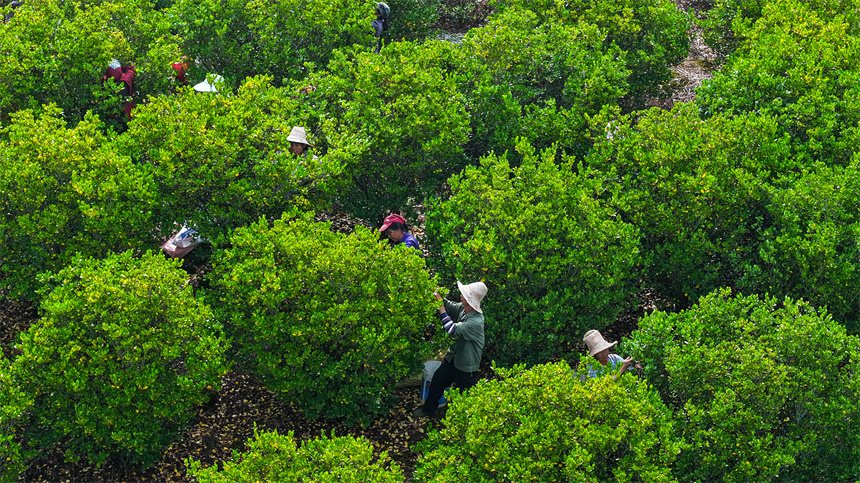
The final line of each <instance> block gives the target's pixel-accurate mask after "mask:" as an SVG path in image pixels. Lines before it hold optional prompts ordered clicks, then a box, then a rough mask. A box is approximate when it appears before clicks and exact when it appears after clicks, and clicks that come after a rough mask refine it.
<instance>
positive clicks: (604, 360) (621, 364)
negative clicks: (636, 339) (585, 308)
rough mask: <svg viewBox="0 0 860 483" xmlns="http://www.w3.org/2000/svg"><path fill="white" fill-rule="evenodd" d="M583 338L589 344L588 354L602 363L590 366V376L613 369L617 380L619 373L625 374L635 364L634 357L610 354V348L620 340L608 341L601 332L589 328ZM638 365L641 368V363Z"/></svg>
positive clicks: (593, 376)
mask: <svg viewBox="0 0 860 483" xmlns="http://www.w3.org/2000/svg"><path fill="white" fill-rule="evenodd" d="M582 340H583V341H584V342H585V345H587V346H588V355H590V356H591V357H594V358H595V359H596V360H597V362H599V363H600V365H599V366H597V367H596V368H595V367H594V366H591V365H589V366H588V377H589V378H595V377H597V376H598V375H600V374H602V373H603V372H604V371H611V372H613V373H614V374H613V379H615V380H616V381H617V380H618V375H619V374H624V372H625V371H627V369H628V368H630V365H631V364H633V358H632V357H628V358H627V359H622V358H621V356H619V355H618V354H610V353H609V349H611V348H612V347H613V346H615V344H617V343H618V342H617V341H616V342H607V341H606V339H604V338H603V336H602V335H600V332H598V331H596V330H589V331H588V332H586V333H585V337H583V338H582ZM636 367H637V368H641V367H640V366H639V364H637V365H636ZM618 369H620V370H618Z"/></svg>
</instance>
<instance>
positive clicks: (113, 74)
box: [102, 59, 137, 121]
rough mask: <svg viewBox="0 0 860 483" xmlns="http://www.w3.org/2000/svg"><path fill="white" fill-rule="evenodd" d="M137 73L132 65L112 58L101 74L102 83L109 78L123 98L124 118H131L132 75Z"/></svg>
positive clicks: (128, 119)
mask: <svg viewBox="0 0 860 483" xmlns="http://www.w3.org/2000/svg"><path fill="white" fill-rule="evenodd" d="M136 74H137V72H135V70H134V67H132V66H130V65H120V63H119V61H118V60H116V59H114V60H112V61H111V63H110V64H109V65H108V68H107V69H106V70H105V74H104V75H103V76H102V85H104V83H105V82H107V80H108V79H111V80H112V81H113V83H114V84H115V85H116V87H117V88H118V89H119V90H118V91H117V94H118V95H120V96H121V97H122V98H123V102H122V112H123V114H125V120H126V121H130V120H131V111H132V109H134V100H133V99H132V98H131V95H132V92H134V76H135V75H136Z"/></svg>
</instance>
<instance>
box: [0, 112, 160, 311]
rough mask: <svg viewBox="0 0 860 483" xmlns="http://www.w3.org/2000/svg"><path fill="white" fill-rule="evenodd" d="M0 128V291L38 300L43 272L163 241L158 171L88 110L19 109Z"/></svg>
mask: <svg viewBox="0 0 860 483" xmlns="http://www.w3.org/2000/svg"><path fill="white" fill-rule="evenodd" d="M13 119H14V123H13V124H11V125H10V126H8V127H6V128H5V129H3V130H0V237H2V242H0V294H2V296H6V297H9V298H11V299H29V300H37V299H38V295H37V290H38V288H39V286H40V283H39V280H38V278H37V277H38V275H39V274H40V273H43V272H46V271H50V272H57V271H59V270H61V269H63V268H65V267H66V266H67V265H68V264H70V263H72V261H74V260H77V259H79V258H80V257H81V256H83V257H94V258H104V257H106V256H107V255H108V254H111V253H117V252H121V251H124V250H129V249H138V250H142V249H146V248H155V247H156V246H158V243H159V238H158V237H156V236H155V227H156V225H157V223H156V220H157V218H156V217H155V216H154V213H157V210H158V209H159V207H160V206H161V204H160V203H159V200H158V198H157V197H156V187H155V183H154V182H153V180H152V177H151V176H148V175H147V174H146V173H145V172H144V171H142V170H140V169H138V168H137V167H135V165H134V163H133V162H132V159H131V157H129V156H128V154H127V152H123V151H121V150H119V149H117V147H116V146H115V145H114V144H113V139H114V138H113V137H112V136H110V135H105V133H104V129H105V126H104V124H103V123H102V122H100V121H99V119H98V118H97V117H95V116H91V115H87V116H86V118H85V119H84V120H83V121H81V122H80V123H78V124H77V125H76V126H75V127H74V128H67V127H66V121H65V119H64V117H63V113H61V112H60V111H59V109H57V108H56V107H49V108H46V109H44V110H42V109H37V110H34V111H30V110H26V111H20V112H17V113H16V114H15V115H14V116H13Z"/></svg>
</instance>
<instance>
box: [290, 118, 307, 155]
mask: <svg viewBox="0 0 860 483" xmlns="http://www.w3.org/2000/svg"><path fill="white" fill-rule="evenodd" d="M287 141H288V142H289V143H290V153H292V154H293V155H294V156H301V157H306V156H307V155H308V153H309V152H310V149H311V148H312V147H313V145H312V144H311V143H310V142H308V135H307V133H306V132H305V128H303V127H299V126H295V127H293V128H292V129H291V130H290V135H289V136H288V137H287Z"/></svg>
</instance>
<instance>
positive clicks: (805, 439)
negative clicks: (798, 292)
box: [626, 289, 860, 482]
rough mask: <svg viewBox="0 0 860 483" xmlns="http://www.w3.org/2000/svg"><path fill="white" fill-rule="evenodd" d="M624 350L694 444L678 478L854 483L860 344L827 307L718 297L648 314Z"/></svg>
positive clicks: (858, 470)
mask: <svg viewBox="0 0 860 483" xmlns="http://www.w3.org/2000/svg"><path fill="white" fill-rule="evenodd" d="M626 348H627V350H628V351H632V352H633V353H634V354H635V356H636V358H637V359H639V360H642V361H646V362H647V364H646V366H645V375H646V377H647V378H648V380H649V381H652V383H653V384H654V386H655V387H656V388H657V390H658V391H659V392H660V394H661V396H662V397H663V400H664V401H666V403H667V404H668V405H669V406H670V407H671V408H672V410H673V411H674V420H675V429H676V431H677V432H678V434H679V435H680V436H682V437H683V438H684V441H685V442H686V443H687V444H688V445H689V446H687V447H685V448H684V450H683V451H682V452H681V454H680V455H679V456H678V461H677V468H676V476H677V477H678V479H679V480H682V481H713V480H723V481H737V482H742V481H766V480H772V479H785V480H788V481H817V480H828V481H855V480H857V478H858V477H860V466H858V463H857V462H858V461H860V402H858V397H857V396H858V394H860V372H858V367H860V366H858V363H860V340H858V338H857V337H856V336H849V335H847V334H846V332H845V329H844V328H843V327H842V326H841V325H839V324H838V323H836V322H835V321H833V320H832V319H831V317H830V316H829V315H828V314H827V312H826V311H825V310H823V309H815V308H812V307H810V305H809V304H808V303H806V302H804V301H796V300H792V299H790V298H785V299H783V300H779V299H776V298H771V297H767V296H763V297H760V296H757V295H751V296H742V295H738V296H732V295H731V293H730V291H729V290H728V289H723V290H719V291H715V292H714V293H712V294H710V295H708V296H706V297H703V298H702V299H701V300H700V301H699V302H698V303H697V304H696V305H695V306H694V307H693V308H691V309H689V310H685V311H683V312H680V313H676V314H668V313H664V312H654V313H653V314H651V315H649V316H647V317H645V318H644V319H642V320H641V321H640V323H639V330H638V331H635V332H633V336H632V340H629V341H627V345H626Z"/></svg>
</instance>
